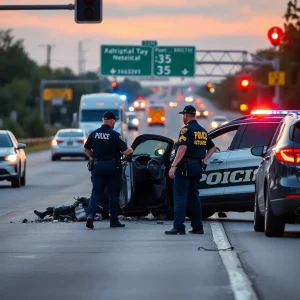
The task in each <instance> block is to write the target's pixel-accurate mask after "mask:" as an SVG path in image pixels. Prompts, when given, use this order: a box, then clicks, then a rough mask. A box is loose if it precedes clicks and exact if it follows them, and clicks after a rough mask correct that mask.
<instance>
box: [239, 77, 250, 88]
mask: <svg viewBox="0 0 300 300" xmlns="http://www.w3.org/2000/svg"><path fill="white" fill-rule="evenodd" d="M249 86H250V80H249V78H248V77H245V76H244V77H242V78H240V87H241V88H242V90H243V91H247V90H248V88H249Z"/></svg>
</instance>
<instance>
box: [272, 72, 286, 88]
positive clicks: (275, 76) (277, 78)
mask: <svg viewBox="0 0 300 300" xmlns="http://www.w3.org/2000/svg"><path fill="white" fill-rule="evenodd" d="M268 84H269V85H270V86H276V85H281V86H283V85H285V72H269V76H268Z"/></svg>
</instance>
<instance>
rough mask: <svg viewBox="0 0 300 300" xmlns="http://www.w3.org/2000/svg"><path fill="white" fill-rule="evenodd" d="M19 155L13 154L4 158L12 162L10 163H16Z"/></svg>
mask: <svg viewBox="0 0 300 300" xmlns="http://www.w3.org/2000/svg"><path fill="white" fill-rule="evenodd" d="M17 158H18V157H17V155H16V154H11V155H7V156H5V157H4V159H5V160H6V161H10V162H16V161H17Z"/></svg>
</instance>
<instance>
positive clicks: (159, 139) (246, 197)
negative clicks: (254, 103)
mask: <svg viewBox="0 0 300 300" xmlns="http://www.w3.org/2000/svg"><path fill="white" fill-rule="evenodd" d="M287 113H289V111H253V112H252V113H251V115H247V116H243V117H240V118H238V119H235V120H232V121H230V122H228V123H226V124H224V125H222V126H220V127H218V128H215V129H213V130H211V131H210V132H208V134H209V136H210V137H211V138H212V140H213V141H214V143H215V145H216V147H220V148H218V149H217V152H215V153H214V154H213V155H212V157H211V158H210V159H209V160H208V161H207V169H206V171H205V172H204V173H203V175H202V178H201V180H200V183H199V188H200V196H201V200H202V206H203V217H204V218H208V217H210V216H212V215H213V214H214V213H215V212H220V211H236V212H245V211H253V209H254V193H255V188H254V182H255V177H256V173H257V169H258V166H259V164H260V161H261V159H260V158H259V157H255V156H253V155H252V154H251V151H250V148H251V147H253V146H255V145H266V146H267V145H268V143H269V141H270V139H271V137H272V136H273V134H274V132H275V130H276V128H277V126H278V124H279V123H280V121H281V120H282V118H283V117H284V116H285V115H286V114H287ZM220 145H222V147H221V146H220ZM173 147H174V141H173V140H171V139H169V138H167V137H164V136H159V135H152V134H144V135H141V136H139V137H137V138H136V139H135V141H134V142H133V144H132V148H133V150H134V152H133V154H132V155H131V156H130V157H129V158H128V159H127V160H126V161H124V163H123V188H122V192H121V197H120V203H121V207H122V209H123V212H124V214H125V215H127V216H130V215H135V216H137V215H146V214H148V212H149V211H150V212H151V213H152V214H153V215H154V216H162V215H164V216H167V215H170V216H171V214H172V208H173V195H172V186H173V181H172V180H171V179H170V178H169V177H168V170H169V168H170V166H171V162H172V159H173V158H174V154H173V152H172V150H173ZM187 213H188V214H189V212H187Z"/></svg>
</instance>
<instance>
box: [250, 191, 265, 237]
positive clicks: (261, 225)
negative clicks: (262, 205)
mask: <svg viewBox="0 0 300 300" xmlns="http://www.w3.org/2000/svg"><path fill="white" fill-rule="evenodd" d="M253 225H254V230H255V231H256V232H264V231H265V217H264V216H262V215H261V214H260V211H259V208H258V200H257V196H256V194H255V202H254V224H253Z"/></svg>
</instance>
